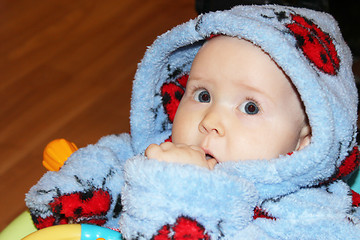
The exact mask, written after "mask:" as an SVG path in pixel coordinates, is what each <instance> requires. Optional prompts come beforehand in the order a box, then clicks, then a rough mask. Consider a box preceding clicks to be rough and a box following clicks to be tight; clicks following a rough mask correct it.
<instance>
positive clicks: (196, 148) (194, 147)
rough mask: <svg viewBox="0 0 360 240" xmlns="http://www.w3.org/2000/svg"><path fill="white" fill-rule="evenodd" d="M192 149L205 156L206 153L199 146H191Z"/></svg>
mask: <svg viewBox="0 0 360 240" xmlns="http://www.w3.org/2000/svg"><path fill="white" fill-rule="evenodd" d="M190 148H191V149H193V150H195V151H198V152H200V153H201V154H203V155H205V152H204V150H203V149H202V148H201V147H198V146H194V145H190Z"/></svg>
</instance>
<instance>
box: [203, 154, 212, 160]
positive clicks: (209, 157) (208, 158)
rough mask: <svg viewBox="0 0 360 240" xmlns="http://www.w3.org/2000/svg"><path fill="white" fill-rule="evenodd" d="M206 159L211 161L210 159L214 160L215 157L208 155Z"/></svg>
mask: <svg viewBox="0 0 360 240" xmlns="http://www.w3.org/2000/svg"><path fill="white" fill-rule="evenodd" d="M205 158H206V160H210V159H213V158H214V156H212V155H211V154H208V153H207V154H206V155H205Z"/></svg>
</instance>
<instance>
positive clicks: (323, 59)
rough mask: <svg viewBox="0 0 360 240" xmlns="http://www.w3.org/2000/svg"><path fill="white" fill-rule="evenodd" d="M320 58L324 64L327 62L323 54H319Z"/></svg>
mask: <svg viewBox="0 0 360 240" xmlns="http://www.w3.org/2000/svg"><path fill="white" fill-rule="evenodd" d="M320 57H321V61H322V62H323V63H325V64H326V63H327V61H328V60H327V57H326V55H325V54H323V53H321V54H320Z"/></svg>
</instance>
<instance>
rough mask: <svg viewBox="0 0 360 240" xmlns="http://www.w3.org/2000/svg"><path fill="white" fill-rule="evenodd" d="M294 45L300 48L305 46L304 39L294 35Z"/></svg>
mask: <svg viewBox="0 0 360 240" xmlns="http://www.w3.org/2000/svg"><path fill="white" fill-rule="evenodd" d="M295 37H296V43H297V45H298V47H302V46H303V45H304V44H305V39H304V37H303V36H300V35H296V36H295Z"/></svg>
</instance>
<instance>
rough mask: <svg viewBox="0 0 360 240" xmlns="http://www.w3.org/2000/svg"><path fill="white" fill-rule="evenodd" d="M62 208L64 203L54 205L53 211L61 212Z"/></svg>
mask: <svg viewBox="0 0 360 240" xmlns="http://www.w3.org/2000/svg"><path fill="white" fill-rule="evenodd" d="M61 210H62V204H58V205H56V206H55V207H54V209H53V211H54V212H55V213H60V212H61Z"/></svg>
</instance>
